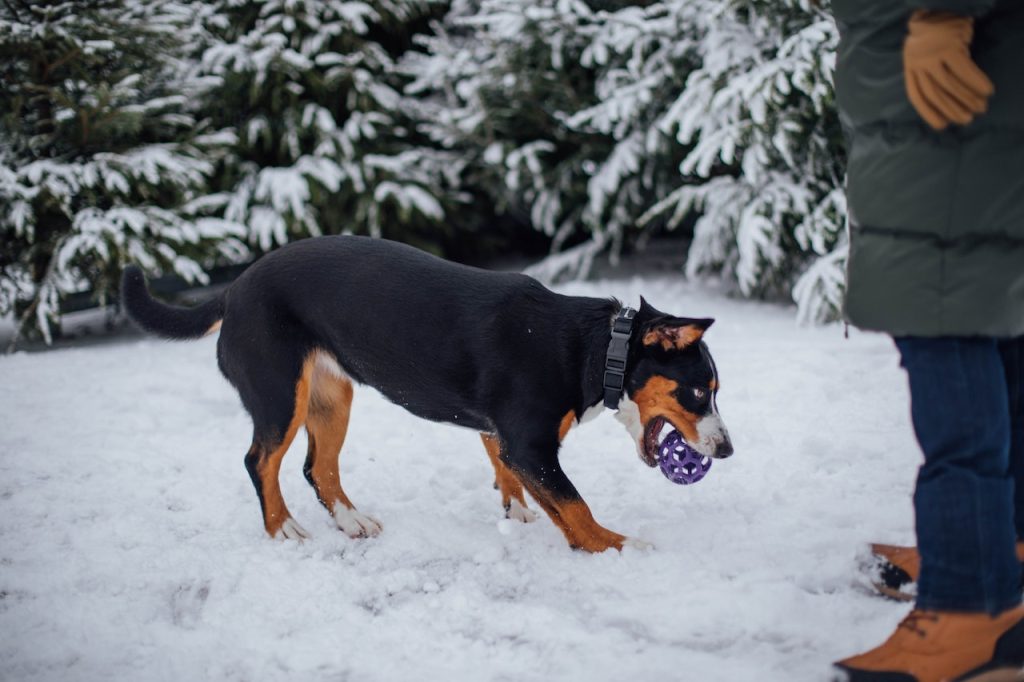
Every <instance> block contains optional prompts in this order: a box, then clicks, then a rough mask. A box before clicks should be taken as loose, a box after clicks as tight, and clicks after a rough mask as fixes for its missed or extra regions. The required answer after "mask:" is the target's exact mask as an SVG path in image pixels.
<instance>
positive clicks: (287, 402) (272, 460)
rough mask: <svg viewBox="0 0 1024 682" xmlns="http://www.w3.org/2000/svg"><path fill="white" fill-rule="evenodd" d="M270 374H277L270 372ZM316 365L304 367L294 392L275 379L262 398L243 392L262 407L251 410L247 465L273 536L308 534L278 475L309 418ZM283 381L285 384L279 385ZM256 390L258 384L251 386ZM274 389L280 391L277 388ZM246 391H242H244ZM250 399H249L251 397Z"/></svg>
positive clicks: (268, 531) (263, 386)
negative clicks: (293, 511) (286, 499)
mask: <svg viewBox="0 0 1024 682" xmlns="http://www.w3.org/2000/svg"><path fill="white" fill-rule="evenodd" d="M267 375H269V376H270V377H272V376H274V373H273V372H271V371H269V369H268V371H267ZM311 375H312V367H311V365H310V364H309V363H306V364H305V365H304V366H303V367H302V372H301V374H300V376H299V378H298V379H297V380H296V381H295V384H294V388H293V389H292V390H293V394H292V395H291V396H289V395H288V394H287V390H286V389H284V386H287V382H274V381H272V380H267V379H264V383H265V384H266V385H261V386H259V388H261V389H263V390H262V391H261V393H260V400H259V401H258V402H256V401H254V400H253V399H252V398H251V397H250V396H249V395H248V393H243V402H246V403H247V404H248V405H254V404H258V405H259V409H250V412H251V413H252V416H253V425H254V433H253V443H252V447H250V448H249V452H248V454H246V456H245V468H246V469H247V470H248V471H249V476H250V477H251V478H252V483H253V485H254V486H255V487H256V494H257V495H258V496H259V498H260V507H261V508H262V510H263V525H264V527H265V528H266V530H267V533H268V534H269V535H270V536H271V537H284V538H289V539H302V538H306V537H309V535H308V533H306V531H305V530H304V529H303V528H302V526H300V525H299V524H298V523H297V522H296V521H295V519H293V518H292V515H291V513H290V512H289V511H288V506H287V505H286V504H285V502H284V498H283V497H282V496H281V485H280V482H279V481H278V475H279V473H280V471H281V460H282V459H283V458H284V455H285V453H286V452H288V448H289V446H291V444H292V441H293V440H294V439H295V434H296V432H297V431H298V430H299V427H300V426H302V424H303V423H304V422H305V421H306V413H307V411H308V407H309V387H310V379H311ZM275 383H283V384H284V385H283V386H275ZM250 388H253V389H255V388H256V387H250ZM274 388H277V389H280V390H273V389H274ZM240 393H242V391H240ZM247 398H249V399H248V400H247Z"/></svg>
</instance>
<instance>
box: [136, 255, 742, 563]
mask: <svg viewBox="0 0 1024 682" xmlns="http://www.w3.org/2000/svg"><path fill="white" fill-rule="evenodd" d="M122 299H123V305H124V308H125V310H126V311H127V313H128V315H129V316H130V317H131V318H132V319H133V320H134V321H135V322H136V324H138V325H139V326H140V327H141V328H142V329H144V330H146V331H148V332H150V333H153V334H156V335H158V336H161V337H164V338H168V339H195V338H199V337H202V336H205V335H207V334H210V333H213V332H215V331H217V330H218V329H219V330H220V336H219V339H218V343H217V362H218V365H219V367H220V370H221V372H222V373H223V374H224V376H225V377H226V378H227V379H228V381H229V382H231V384H232V385H233V386H234V387H235V388H236V389H237V391H238V394H239V396H240V397H241V400H242V404H243V405H244V406H245V409H246V410H247V411H248V413H249V415H250V416H251V417H252V422H253V437H252V444H251V446H250V447H249V450H248V452H247V454H246V455H245V466H246V469H247V470H248V472H249V475H250V476H251V478H252V482H253V485H254V486H255V488H256V493H257V495H258V496H259V501H260V506H261V509H262V511H263V523H264V527H265V528H266V531H267V533H268V534H269V535H270V536H272V537H284V538H293V539H302V538H306V537H308V534H307V532H306V531H305V530H303V528H302V527H301V526H300V525H299V524H298V523H297V522H296V521H295V520H294V519H293V518H292V516H291V514H290V513H289V511H288V507H287V506H286V505H285V501H284V499H283V498H282V496H281V489H280V486H279V483H278V473H279V471H280V468H281V460H282V458H283V457H284V454H285V452H286V451H287V450H288V447H289V446H290V445H291V443H292V440H293V439H294V438H295V434H296V432H297V431H298V430H299V428H301V427H304V428H305V429H306V432H307V434H308V440H309V449H308V454H307V456H306V461H305V466H304V473H305V476H306V479H307V480H308V481H309V483H310V484H311V485H312V487H313V489H314V491H315V492H316V495H317V497H318V498H319V500H320V502H321V504H323V506H324V507H326V508H327V510H328V511H329V512H330V513H331V515H332V516H333V517H334V521H335V523H336V525H337V526H338V528H339V529H341V530H342V531H344V532H345V533H346V534H348V535H349V536H352V537H366V536H373V535H376V534H378V533H379V532H380V530H381V525H380V523H379V522H378V521H377V520H376V519H373V518H371V517H370V516H367V515H365V514H363V513H361V512H359V511H357V510H356V508H355V505H353V504H352V501H351V500H350V499H349V497H348V495H346V493H345V491H344V490H343V489H342V487H341V480H340V477H339V472H338V458H339V453H340V451H341V448H342V445H343V444H344V442H345V433H346V430H347V428H348V422H349V414H350V407H351V404H352V391H353V384H354V383H358V384H366V385H369V386H372V387H373V388H375V389H377V390H378V391H380V392H381V393H382V394H383V395H384V396H385V397H387V398H388V399H389V400H391V401H392V402H394V403H396V404H398V405H400V406H402V407H404V408H405V409H406V410H408V411H409V412H412V413H413V414H415V415H417V416H419V417H423V418H425V419H430V420H433V421H440V422H447V423H450V424H455V425H457V426H464V427H469V428H472V429H475V430H477V431H479V432H480V434H481V438H482V440H483V445H484V448H485V450H486V451H487V454H488V456H489V457H490V460H491V463H492V464H493V466H494V471H495V487H496V488H497V489H498V490H499V491H500V493H501V500H502V504H503V505H504V508H505V511H506V515H507V516H508V517H509V518H513V519H517V520H520V521H524V522H526V521H532V520H533V519H534V518H535V517H536V514H535V513H534V512H533V511H532V510H531V509H529V508H528V507H527V503H526V499H525V496H524V494H523V492H524V489H525V491H527V492H529V493H530V496H531V497H532V498H533V499H534V500H536V502H537V503H538V504H539V505H540V507H541V508H542V509H543V510H544V511H545V512H546V513H547V514H548V516H549V517H550V518H551V520H552V521H553V522H554V523H555V524H556V525H557V526H558V528H559V529H560V530H561V531H562V533H564V534H565V537H566V540H567V541H568V543H569V545H570V546H571V547H573V548H576V549H580V550H585V551H588V552H602V551H605V550H607V549H610V548H614V549H619V550H621V549H622V547H623V546H624V545H635V544H642V543H639V541H635V540H633V539H631V538H627V537H626V536H624V535H621V534H619V533H615V532H613V531H610V530H608V529H606V528H604V527H602V526H601V525H599V524H598V523H597V522H596V521H595V520H594V517H593V515H592V514H591V511H590V509H589V507H588V506H587V504H586V503H585V502H584V501H583V499H582V498H581V497H580V494H579V493H578V492H577V490H576V488H575V487H573V484H572V483H571V482H570V481H569V478H568V477H567V476H566V475H565V472H564V471H563V470H562V468H561V466H559V462H558V450H559V447H560V445H561V442H562V439H563V438H565V435H566V433H568V431H569V429H570V428H572V427H573V426H574V425H576V424H577V423H579V422H581V421H583V420H584V418H585V417H589V416H591V415H593V414H594V413H595V412H597V411H600V409H601V408H602V407H604V406H605V405H607V406H610V407H612V408H615V409H616V410H617V413H616V416H617V418H618V419H619V420H620V421H621V422H622V423H623V424H625V426H626V428H627V429H628V431H629V433H630V435H631V436H632V438H633V441H634V442H635V444H636V448H637V452H638V453H639V456H640V459H641V460H642V461H643V462H644V463H645V464H647V465H648V466H651V467H653V466H655V465H656V463H657V452H658V443H659V438H660V434H661V432H662V430H663V429H665V428H668V427H669V426H671V427H672V428H674V429H677V430H678V431H679V432H680V433H681V434H682V436H683V438H684V439H685V441H686V442H687V443H688V444H689V445H690V446H691V447H693V448H695V449H696V450H697V451H698V452H700V453H701V454H703V455H707V456H709V457H715V458H721V457H728V456H729V455H731V454H732V452H733V448H732V444H731V441H730V439H729V435H728V432H727V431H726V428H725V426H724V424H723V423H722V419H721V417H720V416H719V413H718V408H717V404H716V395H717V393H718V389H719V385H718V373H717V369H716V368H715V363H714V361H713V360H712V358H711V354H710V353H709V352H708V348H707V346H706V345H705V343H704V341H703V339H702V337H703V335H704V332H705V331H706V330H707V329H708V327H709V326H711V324H712V322H713V321H714V320H712V319H691V318H683V317H673V316H671V315H667V314H665V313H661V312H659V311H657V310H655V309H654V308H653V307H652V306H650V305H649V304H648V303H647V302H646V301H644V300H643V299H641V304H640V308H639V310H632V309H629V308H624V307H623V306H622V305H621V304H620V303H619V302H618V301H616V300H614V299H600V298H587V297H580V296H564V295H561V294H557V293H554V292H552V291H550V290H549V289H547V288H545V287H544V286H542V285H541V284H540V283H539V282H537V281H536V280H534V279H532V278H530V277H528V276H526V275H523V274H519V273H508V272H492V271H487V270H482V269H478V268H474V267H469V266H466V265H460V264H455V263H451V262H449V261H445V260H443V259H440V258H437V257H435V256H432V255H429V254H427V253H424V252H422V251H420V250H418V249H415V248H413V247H411V246H407V245H404V244H400V243H398V242H392V241H387V240H383V239H371V238H367V237H358V236H330V237H316V238H311V239H305V240H302V241H297V242H293V243H291V244H289V245H287V246H284V247H282V248H280V249H278V250H276V251H273V252H271V253H269V254H267V255H266V256H264V257H262V258H260V259H259V260H257V261H256V262H255V263H254V264H253V265H251V266H250V267H249V268H247V269H246V270H245V272H243V273H242V275H241V276H240V277H239V278H238V279H237V280H235V281H234V282H233V283H232V284H231V285H230V287H228V288H227V289H226V290H225V291H224V292H223V293H221V294H220V295H219V296H217V297H216V298H214V299H212V300H210V301H207V302H205V303H203V304H201V305H199V306H197V307H194V308H185V307H178V306H171V305H167V304H164V303H161V302H159V301H157V300H155V299H154V298H153V297H152V296H151V295H150V293H149V290H148V288H147V285H146V280H145V276H144V275H143V274H142V271H141V270H140V269H139V268H138V267H136V266H128V267H127V268H126V269H125V272H124V276H123V280H122Z"/></svg>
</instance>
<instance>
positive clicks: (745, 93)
mask: <svg viewBox="0 0 1024 682" xmlns="http://www.w3.org/2000/svg"><path fill="white" fill-rule="evenodd" d="M694 19H695V20H696V24H695V27H694V28H695V30H696V33H697V34H698V35H700V36H702V38H701V40H700V47H699V52H700V56H701V66H700V67H699V68H697V69H695V70H694V71H693V72H692V73H691V74H690V75H689V77H688V78H687V80H686V86H685V88H684V89H683V90H682V92H681V93H679V95H678V97H677V98H675V99H674V101H672V102H671V104H670V105H669V107H668V108H667V110H666V111H665V114H664V115H663V116H662V117H661V118H660V119H659V121H658V124H657V125H658V127H659V128H660V129H661V130H663V131H666V132H670V133H672V134H673V135H674V136H675V137H676V139H677V140H678V142H679V143H680V144H681V145H684V146H686V147H688V149H689V151H688V153H687V155H686V157H685V158H684V159H683V162H682V164H681V165H680V172H681V174H682V178H681V185H680V186H679V187H678V189H677V190H676V191H675V192H673V193H672V194H670V195H669V196H668V197H666V198H665V199H664V200H662V201H661V202H659V203H658V204H657V205H656V206H654V207H653V208H652V209H651V210H650V211H649V212H648V213H647V215H646V216H645V218H650V217H651V216H658V215H662V216H663V215H665V214H671V217H670V220H671V221H673V222H677V221H678V220H680V219H682V218H683V217H685V216H686V215H687V214H688V213H689V212H690V211H691V210H694V209H696V210H698V211H699V212H700V217H699V218H698V220H697V222H696V225H695V229H694V241H693V244H692V246H691V247H690V250H689V254H688V257H687V265H686V270H687V272H688V273H690V274H691V275H693V274H697V273H700V272H707V271H718V272H722V273H724V274H725V275H726V276H727V277H728V278H729V279H731V280H734V281H735V282H736V283H737V285H738V287H739V290H740V291H741V292H742V293H743V294H744V295H747V296H766V295H767V296H771V295H792V296H793V297H794V298H795V299H796V301H797V303H798V307H799V316H800V318H801V319H804V320H815V321H823V320H827V319H832V318H834V317H835V316H836V315H837V314H838V311H839V304H840V299H841V292H842V282H843V281H844V276H843V266H844V263H845V254H846V241H845V231H844V226H845V217H846V203H845V198H844V195H843V189H842V177H843V172H844V171H843V168H844V166H845V154H844V149H843V145H842V138H841V131H840V127H839V121H838V117H837V115H836V111H835V99H834V92H833V87H832V69H833V66H834V62H835V49H836V45H837V43H838V34H837V31H836V28H835V24H834V22H833V21H832V18H831V16H830V15H829V14H828V11H827V5H826V6H822V3H818V2H814V1H812V0H785V1H784V2H778V1H774V2H772V1H768V0H743V1H741V2H731V3H708V4H707V5H706V6H705V8H704V11H701V12H699V13H697V14H696V15H694Z"/></svg>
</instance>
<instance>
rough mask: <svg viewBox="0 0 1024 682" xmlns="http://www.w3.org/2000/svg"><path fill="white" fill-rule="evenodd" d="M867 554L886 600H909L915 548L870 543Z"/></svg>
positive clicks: (1022, 556) (916, 564)
mask: <svg viewBox="0 0 1024 682" xmlns="http://www.w3.org/2000/svg"><path fill="white" fill-rule="evenodd" d="M871 554H872V556H873V557H874V560H875V561H874V565H873V566H872V567H871V570H872V572H873V573H874V574H875V575H874V578H873V580H872V584H873V585H874V586H875V589H876V590H878V591H879V592H881V593H882V594H884V595H885V596H886V597H889V598H890V599H896V600H897V601H910V600H912V599H913V598H914V595H916V594H917V577H918V576H919V575H920V574H921V557H920V556H919V555H918V553H917V547H901V546H899V545H879V544H873V545H871ZM1017 559H1018V561H1020V562H1021V563H1022V564H1024V542H1019V541H1018V542H1017ZM1022 580H1024V574H1022ZM1022 587H1024V584H1022Z"/></svg>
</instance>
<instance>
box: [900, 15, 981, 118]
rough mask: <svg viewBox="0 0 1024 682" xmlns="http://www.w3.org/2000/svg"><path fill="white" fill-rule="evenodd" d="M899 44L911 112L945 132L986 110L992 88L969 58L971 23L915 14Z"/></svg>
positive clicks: (965, 18) (939, 16)
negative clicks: (952, 125)
mask: <svg viewBox="0 0 1024 682" xmlns="http://www.w3.org/2000/svg"><path fill="white" fill-rule="evenodd" d="M907 28H908V32H907V38H906V40H905V41H904V42H903V76H904V79H905V81H906V87H907V95H908V96H909V97H910V103H911V104H913V105H914V109H916V110H917V113H919V114H920V115H921V118H923V119H924V120H925V122H926V123H928V125H930V126H931V127H932V128H934V129H936V130H943V129H944V128H946V126H948V125H949V124H950V123H957V124H959V125H967V124H968V123H970V122H971V120H972V119H973V118H974V117H975V116H976V115H977V114H980V113H982V112H984V111H985V110H986V109H987V108H988V98H989V97H990V96H991V95H992V93H993V91H994V90H995V88H994V87H993V86H992V81H990V80H989V79H988V76H986V75H985V73H984V72H983V71H982V70H981V69H979V68H978V65H977V64H975V63H974V60H972V59H971V52H970V47H971V40H972V38H973V37H974V20H973V19H972V18H970V17H963V16H960V15H957V14H951V13H949V12H933V11H929V10H917V11H916V12H914V13H913V14H912V15H911V16H910V21H909V22H908V25H907Z"/></svg>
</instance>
